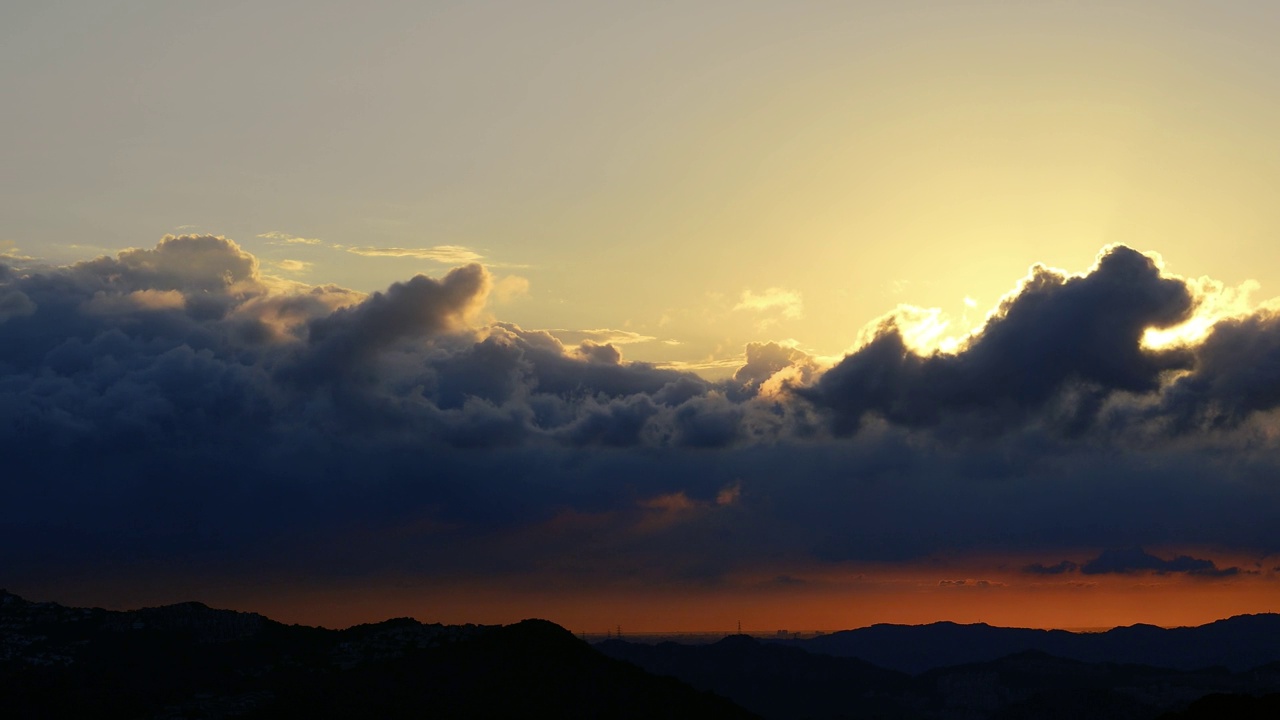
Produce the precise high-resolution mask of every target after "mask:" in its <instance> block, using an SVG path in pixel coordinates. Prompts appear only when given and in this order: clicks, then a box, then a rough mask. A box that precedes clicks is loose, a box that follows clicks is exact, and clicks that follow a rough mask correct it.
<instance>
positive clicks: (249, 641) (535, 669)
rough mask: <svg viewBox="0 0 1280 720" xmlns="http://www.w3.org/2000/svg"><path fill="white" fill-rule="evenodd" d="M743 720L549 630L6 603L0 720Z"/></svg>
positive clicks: (702, 695) (8, 599)
mask: <svg viewBox="0 0 1280 720" xmlns="http://www.w3.org/2000/svg"><path fill="white" fill-rule="evenodd" d="M426 717H433V718H434V717H448V718H455V717H554V718H561V717H569V718H603V717H626V718H658V717H687V718H749V717H752V715H751V714H750V713H748V712H746V711H744V710H742V709H741V708H739V707H737V706H735V705H734V704H733V703H731V702H729V701H728V700H725V699H723V698H720V697H716V696H714V695H712V694H710V693H706V692H701V691H697V690H694V689H692V688H690V687H689V686H687V685H685V684H683V683H681V682H679V681H677V680H674V679H671V678H668V677H655V676H653V675H650V674H648V673H645V672H644V671H642V670H640V669H638V668H636V667H635V666H633V665H631V664H628V663H625V662H620V661H617V660H612V659H610V658H607V657H605V656H604V655H602V654H600V653H599V652H597V651H595V650H593V649H592V648H591V647H590V646H589V645H588V644H587V643H585V642H583V641H582V640H579V639H578V638H576V637H574V636H573V635H572V634H571V633H569V632H568V631H567V630H565V629H563V628H561V627H560V626H558V625H555V624H553V623H549V622H546V621H543V620H526V621H524V622H521V623H517V624H515V625H508V626H504V627H496V626H478V625H462V626H458V625H454V626H446V625H424V624H422V623H419V622H417V621H414V620H410V619H399V620H388V621H386V622H381V623H377V624H374V625H361V626H358V627H353V628H350V629H347V630H325V629H322V628H312V627H302V626H297V625H294V626H287V625H282V624H280V623H277V622H273V621H271V620H268V619H266V618H264V617H262V616H261V615H254V614H250V613H238V612H231V611H227V610H214V609H211V608H208V607H206V606H204V605H201V604H199V603H183V604H180V605H170V606H166V607H159V608H150V609H145V610H137V611H132V612H111V611H107V610H102V609H86V608H70V607H64V606H61V605H57V604H54V603H32V602H27V601H25V600H23V599H22V598H20V597H18V596H16V595H12V594H9V593H5V592H3V591H0V718H5V720H26V719H28V718H30V719H32V720H36V719H40V720H44V719H46V718H131V719H133V718H164V719H176V718H210V719H211V718H254V719H257V718H426Z"/></svg>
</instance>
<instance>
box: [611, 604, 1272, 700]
mask: <svg viewBox="0 0 1280 720" xmlns="http://www.w3.org/2000/svg"><path fill="white" fill-rule="evenodd" d="M596 647H597V648H598V649H600V650H601V652H604V653H605V654H606V655H609V656H610V657H614V658H618V659H621V660H627V661H629V662H632V663H634V664H636V665H638V666H640V667H641V668H644V669H645V670H648V671H649V672H652V673H655V674H658V675H669V676H671V677H675V678H678V679H680V680H683V681H685V682H687V683H689V684H690V685H692V686H693V687H695V688H699V689H702V690H707V691H710V692H714V693H716V694H719V695H723V696H725V697H727V698H730V699H731V700H734V701H735V702H737V703H738V704H740V705H742V706H743V707H745V708H747V709H748V710H751V711H752V712H756V713H759V714H760V715H762V716H764V717H766V718H798V717H806V718H841V717H868V718H936V719H939V720H942V719H950V718H955V719H956V720H960V719H973V718H1001V719H1003V720H1014V719H1017V718H1091V719H1092V720H1102V719H1105V718H1116V719H1117V720H1119V719H1126V720H1138V719H1142V718H1150V719H1153V720H1154V719H1155V718H1161V717H1167V718H1174V717H1177V718H1187V719H1188V720H1190V719H1192V718H1201V717H1205V718H1217V719H1221V718H1236V717H1241V718H1251V717H1266V718H1271V719H1273V720H1274V718H1280V695H1277V694H1275V693H1280V616H1276V615H1253V616H1240V617H1235V618H1231V619H1229V620H1223V621H1220V622H1215V623H1211V624H1209V625H1204V626H1201V627H1197V628H1177V629H1171V630H1165V629H1161V628H1157V627H1153V626H1134V627H1128V628H1117V629H1115V630H1112V631H1110V632H1106V633H1093V634H1087V633H1069V632H1064V631H1044V630H1025V629H1015V628H997V627H990V626H987V625H957V624H954V623H934V624H932V625H922V626H903V625H877V626H873V627H869V628H863V629H859V630H849V631H845V632H839V633H834V634H832V635H827V636H822V637H818V638H813V639H810V640H801V641H794V640H792V641H762V640H757V639H754V638H750V637H747V636H745V635H738V636H731V637H728V638H725V639H724V640H722V641H720V642H717V643H713V644H709V645H681V644H677V643H670V642H668V643H660V644H657V645H643V644H637V643H628V642H624V641H621V640H609V641H605V642H602V643H597V645H596ZM1177 713H1183V714H1177Z"/></svg>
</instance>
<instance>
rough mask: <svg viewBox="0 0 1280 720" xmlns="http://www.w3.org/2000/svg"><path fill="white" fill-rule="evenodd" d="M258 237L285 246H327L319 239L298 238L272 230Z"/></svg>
mask: <svg viewBox="0 0 1280 720" xmlns="http://www.w3.org/2000/svg"><path fill="white" fill-rule="evenodd" d="M258 237H260V238H262V239H264V240H271V241H274V242H278V243H284V244H286V245H328V244H329V243H326V242H325V241H323V240H321V239H319V238H309V237H300V236H298V235H290V234H289V233H285V232H280V231H278V230H272V231H270V232H264V233H260V234H259V235H258Z"/></svg>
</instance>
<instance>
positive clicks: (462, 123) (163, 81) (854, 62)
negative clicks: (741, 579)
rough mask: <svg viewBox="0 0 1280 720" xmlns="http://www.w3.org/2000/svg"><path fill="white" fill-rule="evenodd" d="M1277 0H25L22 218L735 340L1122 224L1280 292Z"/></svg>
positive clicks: (371, 285) (680, 343) (14, 62)
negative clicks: (455, 269)
mask: <svg viewBox="0 0 1280 720" xmlns="http://www.w3.org/2000/svg"><path fill="white" fill-rule="evenodd" d="M1277 28H1280V10H1278V9H1277V6H1276V5H1275V4H1274V3H1266V2H1233V3H1227V4H1223V3H1210V2H1137V3H1114V2H1037V3H1026V2H892V3H890V2H861V3H857V2H855V3H846V2H786V3H782V2H727V1H726V2H697V3H632V4H628V5H625V6H621V5H618V4H614V3H605V4H601V3H589V2H550V3H537V4H529V3H494V2H484V3H459V4H452V3H417V2H412V3H411V2H387V3H378V4H375V5H374V6H372V7H361V8H358V9H357V8H355V7H354V6H352V5H350V4H349V3H340V2H309V3H293V2H277V3H219V4H217V5H216V6H214V5H211V4H197V5H185V4H184V5H182V6H176V5H173V4H171V3H162V2H132V3H119V4H110V5H108V4H98V3H89V2H86V3H81V4H77V3H66V4H58V5H56V6H51V5H49V4H47V3H34V2H33V3H23V2H20V3H14V4H7V5H6V7H5V8H4V9H3V10H0V39H2V42H0V91H3V94H4V96H5V97H6V98H8V99H9V100H8V101H7V102H6V105H7V106H8V107H9V108H10V109H9V110H8V111H7V115H6V117H5V119H4V121H3V122H4V125H5V131H6V135H7V136H8V138H9V139H10V141H9V142H6V143H3V144H2V145H0V148H3V149H2V150H0V164H3V166H4V167H6V168H7V170H6V172H5V173H4V176H3V178H2V179H0V190H3V192H0V241H3V242H4V243H6V244H5V246H4V248H8V249H7V250H5V249H4V248H0V251H4V252H9V253H12V254H23V255H26V256H34V257H39V258H45V259H48V260H51V261H57V262H65V261H70V260H75V259H82V258H86V257H91V256H93V255H95V254H99V253H103V252H115V251H118V250H119V249H122V248H125V247H129V246H150V245H151V244H153V243H154V242H155V241H156V240H157V239H158V238H159V237H160V236H161V235H163V234H165V233H171V232H187V231H189V232H207V233H215V234H223V235H226V236H228V237H231V238H233V239H235V240H236V241H237V242H239V243H241V244H242V245H243V246H244V247H245V248H246V249H248V250H250V251H251V252H253V253H255V254H256V255H258V256H259V257H260V259H261V260H262V261H263V266H264V269H265V270H266V271H268V272H272V273H275V274H279V275H282V276H286V277H290V278H293V279H296V280H301V281H304V282H309V283H330V282H331V283H337V284H342V285H347V286H351V287H356V288H358V289H361V290H375V289H379V288H383V287H385V286H386V285H387V284H389V283H390V282H393V281H396V280H402V279H406V278H408V277H410V276H411V275H413V274H414V273H418V272H425V273H428V274H432V275H439V274H441V273H443V272H444V271H445V270H447V268H448V267H449V266H451V265H452V264H456V263H459V262H465V261H467V260H469V259H479V260H480V261H481V262H485V263H487V264H489V265H490V267H491V269H492V271H493V272H494V273H495V275H496V276H497V277H498V278H499V279H505V282H504V284H501V285H500V288H502V290H503V292H501V293H500V294H499V296H498V297H495V303H494V306H493V308H492V311H493V313H494V315H495V316H496V317H499V318H501V319H504V320H509V321H514V322H517V323H519V324H521V325H523V326H526V327H531V328H546V329H563V330H577V331H581V330H612V331H625V332H627V333H634V334H635V335H632V336H625V335H624V334H622V333H613V334H612V335H611V337H614V338H619V339H628V340H633V341H635V342H631V343H629V344H627V345H626V346H625V347H624V348H623V352H624V357H626V358H628V359H640V360H649V361H678V362H683V363H692V364H697V363H703V364H705V365H706V366H707V367H711V366H714V364H715V362H716V361H725V362H730V361H733V360H735V359H736V358H739V357H740V356H741V353H742V348H743V345H744V344H745V343H746V342H749V341H762V340H792V341H794V342H795V343H796V344H798V345H799V346H800V347H801V348H804V349H806V350H808V351H810V352H813V353H816V354H820V355H826V356H838V355H839V354H841V353H842V352H843V351H845V350H847V349H848V348H850V346H851V345H853V343H854V342H855V341H856V339H857V336H858V331H859V329H860V328H862V327H863V326H864V325H865V324H866V323H868V322H869V321H871V320H872V319H874V318H876V317H877V316H880V315H882V314H884V313H886V312H889V311H890V310H892V309H893V308H894V307H895V306H896V305H898V304H899V303H907V304H911V305H915V306H920V307H925V308H931V307H937V308H940V309H941V310H942V311H943V312H944V313H946V315H947V316H948V317H949V318H950V320H951V325H950V326H949V329H948V332H951V331H953V330H956V331H963V330H964V329H966V328H968V327H969V326H971V325H972V324H973V323H975V322H978V321H980V319H981V318H982V317H983V315H984V314H985V313H986V311H987V310H989V309H990V308H991V307H993V305H994V304H995V302H996V301H997V300H998V299H999V297H1000V296H1001V295H1002V294H1004V293H1005V292H1007V291H1008V290H1010V289H1011V288H1012V287H1013V286H1014V284H1015V283H1016V282H1017V280H1018V279H1019V278H1021V277H1022V276H1023V275H1024V274H1025V273H1026V271H1027V268H1028V267H1029V266H1030V265H1031V264H1032V263H1035V262H1043V263H1045V264H1048V265H1051V266H1055V267H1061V268H1064V269H1066V270H1069V271H1073V272H1075V271H1083V270H1085V269H1086V268H1088V266H1089V265H1090V264H1091V263H1092V262H1093V259H1094V257H1095V255H1096V254H1097V252H1098V251H1099V249H1100V248H1102V247H1103V246H1104V245H1106V244H1108V243H1124V244H1128V245H1131V246H1133V247H1135V248H1138V249H1141V250H1153V251H1158V252H1160V253H1161V254H1162V255H1163V257H1164V259H1165V261H1166V263H1167V268H1168V270H1169V271H1171V272H1174V273H1177V274H1180V275H1186V276H1200V275H1209V276H1212V277H1214V278H1217V279H1219V280H1221V281H1223V282H1225V283H1226V284H1227V285H1228V286H1235V285H1238V284H1239V283H1241V282H1243V281H1245V280H1246V279H1250V278H1253V279H1256V280H1257V281H1259V283H1260V285H1261V289H1260V291H1259V293H1258V295H1259V298H1260V299H1261V298H1267V297H1271V296H1272V295H1275V294H1277V288H1280V276H1278V275H1280V273H1278V272H1277V270H1276V269H1274V268H1275V263H1273V262H1272V260H1273V258H1274V251H1273V248H1274V247H1275V244H1276V239H1277V238H1278V237H1280V210H1277V208H1278V207H1280V205H1277V203H1275V202H1274V198H1273V197H1272V196H1273V194H1274V188H1276V187H1280V142H1278V141H1277V140H1276V135H1275V128H1276V127H1280V84H1277V83H1276V81H1275V78H1276V77H1280V51H1277V50H1276V44H1275V43H1274V38H1275V30H1276V29H1277ZM304 240H306V241H310V242H304ZM966 298H969V299H970V300H971V302H970V303H968V304H966V302H965V299H966ZM600 337H605V334H601V335H600ZM723 371H724V370H723V369H722V370H721V372H723Z"/></svg>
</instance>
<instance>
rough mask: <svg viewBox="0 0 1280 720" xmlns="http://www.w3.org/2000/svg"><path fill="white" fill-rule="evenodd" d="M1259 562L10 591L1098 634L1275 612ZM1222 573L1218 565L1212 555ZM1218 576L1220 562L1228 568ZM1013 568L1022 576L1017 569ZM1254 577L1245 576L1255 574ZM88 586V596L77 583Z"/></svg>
mask: <svg viewBox="0 0 1280 720" xmlns="http://www.w3.org/2000/svg"><path fill="white" fill-rule="evenodd" d="M1264 560H1268V562H1265V563H1259V562H1257V559H1256V558H1254V559H1253V561H1251V562H1248V563H1241V564H1240V567H1241V568H1242V571H1241V572H1240V573H1239V574H1237V575H1233V576H1228V577H1202V576H1191V575H1182V574H1165V575H1160V574H1155V573H1138V574H1123V575H1115V574H1108V575H1084V574H1081V573H1079V572H1073V573H1068V574H1063V575H1032V574H1027V573H1023V572H1020V571H1017V570H1010V569H1008V568H1009V567H1011V566H1012V564H1011V563H1004V564H1002V566H1003V568H1004V569H996V570H992V569H991V568H993V567H997V566H995V565H986V567H987V568H988V569H987V570H983V569H981V568H980V567H978V566H975V565H969V566H967V567H960V566H958V565H954V564H952V565H949V566H941V565H937V564H934V565H931V564H927V563H921V564H915V565H910V566H902V567H890V566H878V567H872V566H868V567H863V568H861V569H860V570H858V571H852V570H850V569H849V568H842V569H834V568H827V569H826V570H825V571H819V572H814V573H812V574H809V575H802V576H798V577H788V576H769V577H767V578H765V577H755V576H753V577H750V578H734V579H729V580H725V581H721V582H720V583H699V584H688V585H679V586H677V585H646V584H644V583H643V582H640V581H634V582H630V583H616V584H614V585H611V586H605V585H600V586H590V587H580V586H575V585H574V584H573V583H572V582H570V581H568V580H567V579H565V578H558V579H553V578H543V579H538V578H535V577H533V576H528V577H525V578H522V579H514V580H509V581H506V582H503V581H455V582H437V581H432V580H417V581H412V580H403V579H398V580H393V579H387V578H379V579H368V578H366V579H364V580H362V581H360V582H353V583H352V584H349V585H320V584H309V583H305V582H300V583H297V584H292V583H285V582H283V581H277V582H260V583H221V582H189V583H179V584H176V585H175V584H169V583H166V584H165V585H164V586H163V587H158V586H154V585H153V586H148V585H147V584H146V583H138V582H137V581H136V580H133V581H125V580H122V579H121V580H117V582H116V583H114V584H113V586H108V585H107V584H105V583H104V584H100V585H99V586H98V588H97V590H95V593H97V594H95V595H94V596H93V597H90V596H88V595H87V594H85V593H84V592H83V591H80V592H77V591H71V592H69V593H60V592H59V589H58V588H57V587H55V586H53V585H50V586H46V587H41V588H29V589H28V588H11V590H12V591H14V592H17V593H18V594H25V593H30V594H29V595H27V597H28V599H31V600H52V601H55V602H59V603H62V604H67V605H87V606H105V607H108V608H110V609H130V608H136V607H142V606H150V605H161V604H167V603H174V602H181V601H186V600H199V601H201V602H204V603H206V604H208V605H210V606H213V607H222V608H227V609H233V610H240V611H246V612H256V613H260V614H262V615H265V616H267V617H269V618H272V619H274V620H277V621H280V622H284V623H298V624H304V625H319V626H324V627H331V628H341V627H349V626H351V625H357V624H361V623H373V622H379V621H381V620H385V619H388V618H394V617H413V618H416V619H417V620H419V621H421V622H425V623H444V624H466V623H475V624H483V625H494V624H508V623H513V622H518V621H520V620H523V619H526V618H531V617H539V618H543V619H547V620H551V621H553V622H556V623H558V624H560V625H561V626H563V627H565V628H566V629H568V630H570V631H572V632H574V633H589V634H602V633H604V632H606V631H612V630H613V629H614V628H616V627H618V626H621V627H622V629H623V631H624V632H631V633H635V634H643V633H665V632H688V633H695V632H708V633H715V632H729V631H731V630H733V629H734V628H736V627H737V626H738V623H739V622H740V623H741V626H742V628H743V629H744V631H749V632H755V633H770V634H771V633H774V632H776V631H778V630H787V631H789V632H804V633H812V632H832V631H837V630H844V629H851V628H857V627H865V626H868V625H874V624H878V623H892V624H908V625H917V624H927V623H932V622H938V621H951V622H956V623H986V624H989V625H996V626H1005V627H1030V628H1046V629H1050V628H1057V629H1067V630H1086V629H1088V630H1094V629H1105V628H1111V627H1116V626H1124V625H1133V624H1138V623H1143V624H1151V625H1159V626H1164V627H1176V626H1188V625H1202V624H1205V623H1208V622H1213V621H1215V620H1220V619H1223V618H1227V617H1231V616H1233V615H1242V614H1253V613H1267V612H1276V611H1280V607H1278V606H1280V603H1278V602H1277V597H1280V593H1278V592H1277V590H1280V587H1277V580H1280V577H1278V576H1277V573H1276V572H1275V571H1274V570H1273V569H1271V568H1272V566H1273V565H1274V564H1275V563H1274V562H1271V561H1274V560H1275V558H1264ZM1218 561H1219V562H1220V563H1225V562H1227V561H1228V559H1227V558H1218ZM984 564H985V563H984ZM1223 566H1224V567H1225V566H1227V565H1225V564H1224V565H1223ZM1017 567H1021V565H1018V566H1017ZM1263 567H1265V569H1258V570H1254V569H1252V568H1263ZM81 587H83V586H81Z"/></svg>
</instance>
